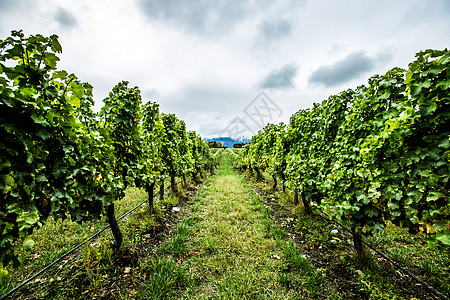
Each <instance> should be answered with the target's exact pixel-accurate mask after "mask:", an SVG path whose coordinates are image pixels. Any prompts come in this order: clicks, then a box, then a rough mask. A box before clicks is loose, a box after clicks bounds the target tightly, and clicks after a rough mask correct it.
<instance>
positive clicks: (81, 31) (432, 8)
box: [0, 0, 450, 135]
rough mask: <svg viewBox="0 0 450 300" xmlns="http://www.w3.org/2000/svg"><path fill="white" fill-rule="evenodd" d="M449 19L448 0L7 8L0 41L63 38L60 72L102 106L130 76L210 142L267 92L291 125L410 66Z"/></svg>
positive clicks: (441, 37) (123, 0)
mask: <svg viewBox="0 0 450 300" xmlns="http://www.w3.org/2000/svg"><path fill="white" fill-rule="evenodd" d="M387 8H388V9H387ZM449 13H450V5H449V2H448V1H447V0H435V1H422V0H399V1H395V2H393V1H390V0H377V1H375V0H368V1H364V2H361V1H357V0H347V1H345V3H343V2H337V1H333V0H327V1H294V0H281V1H276V2H273V1H268V0H264V1H250V0H246V1H237V0H234V1H231V2H230V1H229V2H226V3H222V2H220V3H219V2H217V1H216V2H211V1H207V0H200V1H195V2H186V1H180V0H167V1H156V0H135V1H127V0H96V1H88V0H80V1H71V2H67V1H64V2H61V1H57V0H36V1H27V0H0V38H5V37H7V36H8V35H9V33H10V31H11V30H18V29H23V30H24V32H25V34H27V35H28V34H36V33H40V34H43V35H50V34H53V33H56V34H58V35H59V37H60V42H61V44H62V47H63V54H62V55H61V56H60V58H61V61H60V62H59V65H58V66H59V68H61V69H65V70H67V71H69V72H73V73H75V74H76V75H77V76H78V77H79V78H80V79H81V80H83V81H87V82H89V83H91V84H92V85H93V87H94V97H95V100H96V108H97V109H98V108H99V107H100V106H101V105H102V99H103V98H104V97H106V96H107V95H108V93H109V91H110V90H111V89H112V87H113V86H114V85H115V84H117V83H118V82H119V81H121V80H127V81H129V82H130V85H131V86H135V85H136V86H138V87H139V88H140V90H141V91H142V93H143V98H144V99H145V100H152V101H157V102H158V103H160V105H161V109H162V110H163V111H165V112H173V113H176V114H177V115H178V116H179V117H180V118H182V119H185V121H186V124H187V125H188V127H189V129H195V130H198V132H199V133H200V134H202V135H209V134H213V133H215V132H220V131H221V130H223V128H224V127H226V126H227V124H228V123H229V122H231V121H232V120H233V119H234V118H236V117H239V116H241V114H242V110H243V109H244V108H245V107H246V105H247V104H248V103H249V102H251V101H252V100H253V99H254V97H256V95H258V94H259V92H260V89H261V88H262V87H265V88H270V89H269V90H268V93H269V96H270V97H271V99H273V100H274V101H277V105H279V106H280V108H281V109H282V110H283V116H281V117H280V118H279V119H277V120H274V121H284V122H287V121H288V120H289V116H290V115H291V114H292V113H294V112H295V111H296V110H298V109H299V108H305V107H308V106H310V105H311V104H312V102H319V101H321V100H323V99H325V98H327V97H328V96H329V95H331V94H336V93H338V92H340V91H341V90H342V89H347V88H354V87H356V86H357V85H360V84H364V83H366V81H367V78H369V77H370V76H371V75H373V74H375V73H384V72H386V71H387V70H388V69H390V68H393V67H397V66H398V67H403V68H407V64H408V63H409V62H411V61H412V60H413V59H414V54H415V53H416V52H418V51H420V50H423V49H427V48H440V49H442V48H445V47H448V45H450V36H449V35H448V28H450V18H448V15H449ZM286 62H295V63H293V64H291V65H289V64H288V65H286ZM296 66H301V72H299V71H298V69H297V68H296ZM311 81H312V82H315V83H320V84H310V83H311Z"/></svg>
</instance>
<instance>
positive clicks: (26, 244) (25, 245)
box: [22, 235, 35, 251]
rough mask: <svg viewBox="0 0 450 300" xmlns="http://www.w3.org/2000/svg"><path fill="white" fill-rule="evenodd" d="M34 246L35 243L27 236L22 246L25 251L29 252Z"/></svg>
mask: <svg viewBox="0 0 450 300" xmlns="http://www.w3.org/2000/svg"><path fill="white" fill-rule="evenodd" d="M34 244H35V242H34V241H33V239H32V238H31V237H30V236H29V235H28V236H26V237H25V238H24V239H23V243H22V246H23V249H24V250H25V251H29V250H31V248H33V247H34Z"/></svg>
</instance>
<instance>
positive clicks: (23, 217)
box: [17, 210, 39, 225]
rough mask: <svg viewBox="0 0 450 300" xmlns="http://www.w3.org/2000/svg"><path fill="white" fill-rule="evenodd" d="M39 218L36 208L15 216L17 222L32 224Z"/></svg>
mask: <svg viewBox="0 0 450 300" xmlns="http://www.w3.org/2000/svg"><path fill="white" fill-rule="evenodd" d="M38 220H39V215H38V212H37V211H36V210H33V211H25V212H22V213H21V214H20V215H19V216H18V217H17V222H18V223H20V222H25V223H27V224H30V225H33V224H35V223H37V222H38Z"/></svg>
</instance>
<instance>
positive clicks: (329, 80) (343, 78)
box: [309, 49, 393, 86]
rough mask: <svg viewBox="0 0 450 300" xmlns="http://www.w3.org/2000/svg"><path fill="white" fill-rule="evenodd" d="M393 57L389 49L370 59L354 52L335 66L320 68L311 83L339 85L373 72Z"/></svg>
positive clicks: (315, 72)
mask: <svg viewBox="0 0 450 300" xmlns="http://www.w3.org/2000/svg"><path fill="white" fill-rule="evenodd" d="M392 56H393V54H392V51H391V50H389V49H387V50H384V51H382V52H380V53H378V54H377V55H376V56H375V57H369V56H368V55H367V54H366V53H365V52H364V51H360V52H354V53H351V54H349V55H348V56H347V57H345V58H344V59H342V60H339V61H337V62H335V63H334V64H331V65H326V66H320V67H319V68H318V69H316V70H315V71H313V72H312V74H311V76H310V78H309V82H310V83H313V84H320V85H325V86H334V85H339V84H341V83H345V82H348V81H350V80H352V79H356V78H359V77H360V76H361V75H363V74H366V73H368V72H370V71H372V70H373V69H374V68H375V67H376V65H377V64H380V63H386V62H388V61H390V60H391V59H392Z"/></svg>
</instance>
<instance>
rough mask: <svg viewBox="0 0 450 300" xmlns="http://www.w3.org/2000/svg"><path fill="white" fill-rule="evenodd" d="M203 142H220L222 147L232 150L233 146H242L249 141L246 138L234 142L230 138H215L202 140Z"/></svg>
mask: <svg viewBox="0 0 450 300" xmlns="http://www.w3.org/2000/svg"><path fill="white" fill-rule="evenodd" d="M203 140H204V141H205V142H211V141H216V142H221V143H222V145H223V146H225V147H228V148H233V145H234V144H238V143H244V144H248V143H250V139H247V138H244V139H237V140H235V139H232V138H230V137H217V138H204V139H203Z"/></svg>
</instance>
